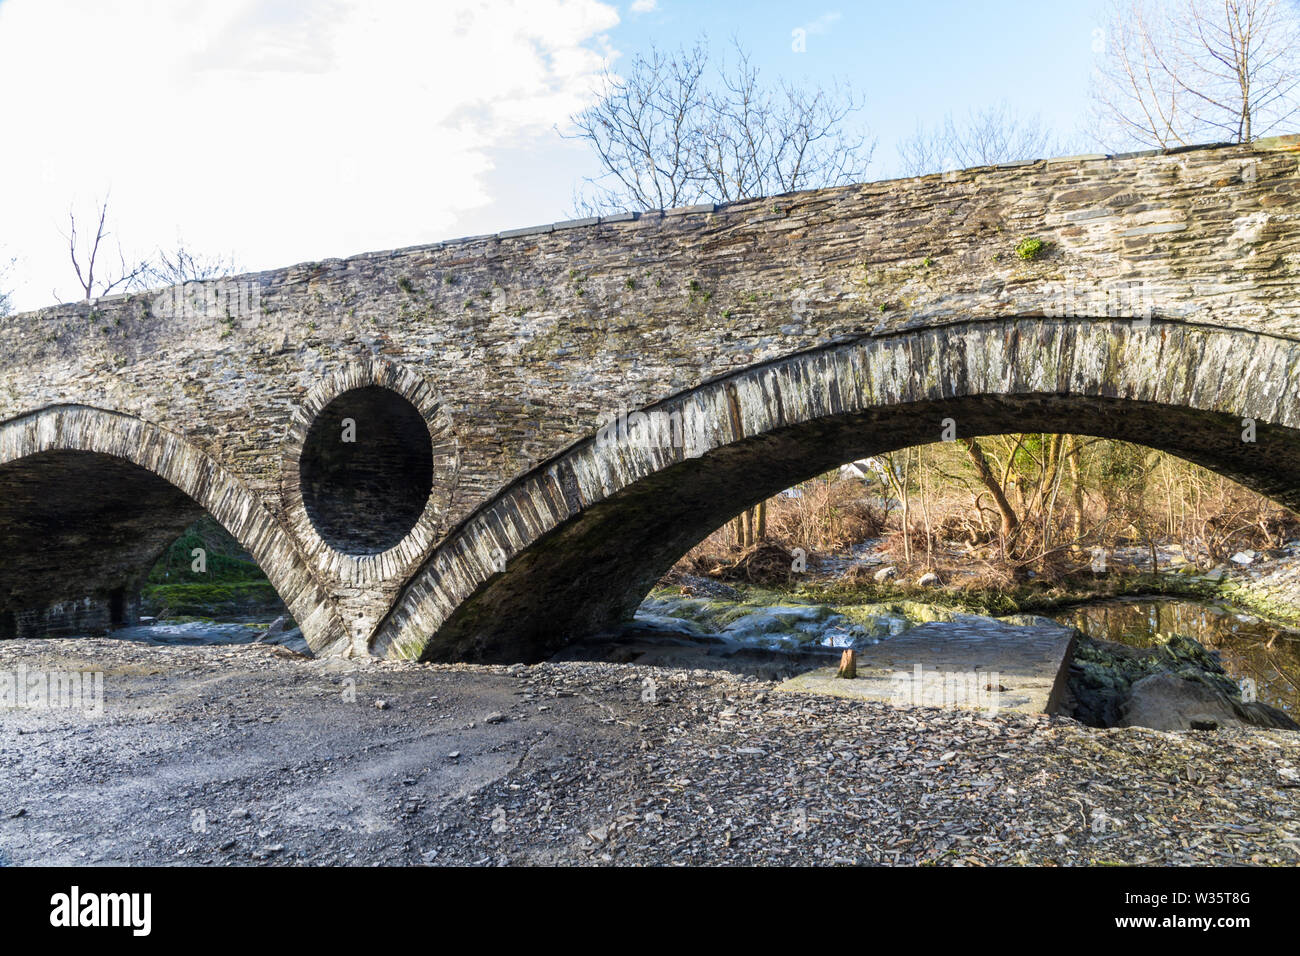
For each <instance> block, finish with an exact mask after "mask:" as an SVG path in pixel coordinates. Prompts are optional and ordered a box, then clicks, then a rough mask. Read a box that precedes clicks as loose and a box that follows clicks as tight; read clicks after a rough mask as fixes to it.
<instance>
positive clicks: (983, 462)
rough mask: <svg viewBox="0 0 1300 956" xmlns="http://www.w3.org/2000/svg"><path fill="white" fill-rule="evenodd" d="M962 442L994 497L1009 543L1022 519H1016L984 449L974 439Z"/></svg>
mask: <svg viewBox="0 0 1300 956" xmlns="http://www.w3.org/2000/svg"><path fill="white" fill-rule="evenodd" d="M960 441H961V443H962V445H963V446H965V448H966V454H967V455H968V456H969V457H970V460H971V464H973V465H974V466H975V471H976V473H977V474H978V475H979V478H980V481H982V482H983V483H984V487H985V488H987V489H988V490H989V494H990V495H992V496H993V503H994V504H995V505H996V506H997V509H998V514H999V515H1001V516H1002V538H1003V540H1004V541H1007V542H1009V541H1010V540H1011V536H1012V535H1014V534H1015V533H1016V529H1017V528H1019V527H1020V519H1019V518H1017V517H1016V512H1015V510H1014V509H1013V508H1012V507H1011V502H1009V501H1007V496H1006V494H1005V493H1004V492H1003V491H1002V485H1000V484H999V483H998V480H997V478H996V477H994V475H993V469H992V468H990V467H989V461H988V459H987V458H985V457H984V449H983V448H981V447H980V444H979V442H977V441H976V440H975V439H974V438H962V439H960Z"/></svg>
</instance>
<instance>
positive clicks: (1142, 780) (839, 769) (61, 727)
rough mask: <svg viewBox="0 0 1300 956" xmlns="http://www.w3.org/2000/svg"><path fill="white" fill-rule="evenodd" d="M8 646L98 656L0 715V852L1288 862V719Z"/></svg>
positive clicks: (586, 669) (364, 859)
mask: <svg viewBox="0 0 1300 956" xmlns="http://www.w3.org/2000/svg"><path fill="white" fill-rule="evenodd" d="M20 663H24V664H26V666H27V668H28V669H29V671H31V670H39V669H44V670H56V669H62V670H90V671H99V672H102V673H103V674H104V678H103V687H104V710H103V714H102V716H101V717H98V718H97V717H94V716H89V715H81V714H74V713H68V712H66V711H62V712H61V711H48V710H44V711H34V710H3V711H0V794H2V795H3V797H0V799H2V800H3V805H2V806H0V859H2V860H3V862H5V863H9V864H15V865H21V864H36V863H53V864H62V863H73V864H84V863H98V864H112V863H116V864H153V865H159V864H169V863H203V864H212V865H238V864H267V865H294V864H305V863H321V864H353V865H362V864H373V863H381V864H421V863H429V864H481V865H495V864H500V863H514V864H540V863H561V864H578V865H584V864H597V865H599V864H634V863H635V864H685V863H694V864H764V863H783V864H847V863H897V864H927V863H933V864H969V865H987V864H998V863H1047V864H1059V865H1073V864H1110V863H1138V864H1180V865H1181V864H1265V865H1295V864H1297V863H1298V862H1300V736H1298V735H1295V734H1286V733H1281V732H1277V731H1266V730H1240V729H1223V730H1220V731H1217V732H1215V733H1196V732H1194V733H1187V734H1166V733H1159V732H1155V731H1147V730H1141V729H1136V728H1135V729H1125V730H1094V729H1091V728H1087V727H1084V726H1082V725H1080V724H1078V723H1076V722H1074V721H1071V720H1068V719H1064V718H1051V717H1031V716H1026V715H1020V714H998V715H996V716H981V715H977V714H972V713H969V712H960V711H945V710H937V709H926V708H908V707H894V706H890V705H887V704H880V703H875V702H871V701H846V700H841V699H837V698H830V697H818V696H811V695H786V694H777V693H774V684H773V683H772V682H767V681H760V680H754V679H748V678H743V677H737V676H735V675H732V674H728V673H726V672H722V671H712V672H709V671H699V670H694V671H688V670H681V669H672V668H647V667H639V666H629V665H619V664H592V663H563V664H554V663H546V664H539V665H535V666H530V667H524V666H520V665H515V666H511V667H489V666H468V665H421V664H411V663H403V662H369V661H355V662H349V661H325V660H316V661H314V660H310V659H307V658H303V657H299V656H296V655H292V654H289V653H288V652H286V651H284V650H282V649H275V648H269V647H265V646H260V645H244V646H227V647H193V648H191V647H156V646H147V645H143V644H137V643H129V642H121V641H113V640H100V639H81V640H66V641H65V640H49V641H7V642H4V643H3V644H0V671H10V672H12V671H14V670H15V669H16V668H17V667H18V665H19V664H20ZM647 680H649V681H650V682H652V683H647Z"/></svg>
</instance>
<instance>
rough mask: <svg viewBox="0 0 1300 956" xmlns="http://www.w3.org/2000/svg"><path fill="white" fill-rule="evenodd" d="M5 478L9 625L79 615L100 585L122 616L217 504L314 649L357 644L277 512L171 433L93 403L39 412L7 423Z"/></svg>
mask: <svg viewBox="0 0 1300 956" xmlns="http://www.w3.org/2000/svg"><path fill="white" fill-rule="evenodd" d="M6 486H7V490H8V494H6V495H5V496H4V499H3V500H0V544H3V545H4V547H5V555H4V562H3V567H2V568H0V615H2V616H3V619H0V624H3V623H4V620H8V621H9V622H11V623H14V622H16V621H17V620H18V618H19V615H21V614H23V613H30V612H31V611H33V610H37V609H40V608H42V607H49V606H51V605H54V604H59V605H62V606H66V607H67V608H68V609H69V610H68V611H67V613H66V614H65V619H67V620H69V621H71V622H72V623H75V621H76V619H77V616H76V613H75V605H76V604H77V603H78V602H80V603H81V604H83V605H86V606H89V604H90V600H89V596H90V595H92V594H95V595H98V597H99V599H100V600H101V601H103V602H105V603H106V605H107V608H108V614H109V615H110V616H111V615H113V614H116V613H120V608H121V604H122V601H123V599H124V598H123V592H124V591H125V590H128V589H129V588H130V587H131V586H133V584H134V583H135V582H137V581H138V580H139V579H140V578H142V576H143V574H145V573H147V572H148V569H149V566H150V565H151V564H152V562H153V560H154V559H155V558H156V557H157V556H158V554H159V553H161V551H162V550H163V548H165V547H166V546H167V545H168V544H169V543H170V542H171V541H172V540H174V539H175V537H176V536H177V535H179V533H180V532H181V531H182V530H183V529H184V528H185V527H186V526H188V524H189V523H191V522H192V521H193V520H194V519H195V518H197V517H198V516H199V515H200V514H202V513H203V512H204V511H206V512H208V513H209V514H211V515H212V516H213V518H215V519H216V520H217V521H218V522H219V523H220V524H221V525H222V526H223V527H224V528H225V529H226V530H227V531H228V532H229V533H230V534H231V536H232V537H234V538H235V539H236V540H237V541H238V542H239V544H240V545H241V546H242V547H243V548H245V549H246V550H247V551H248V552H249V553H250V554H251V555H252V556H253V559H254V560H255V561H256V562H257V563H258V565H259V566H260V567H261V568H262V570H263V571H264V573H265V574H266V575H267V578H268V579H269V580H270V583H271V586H272V587H273V588H275V590H276V593H277V594H279V595H280V598H281V599H282V600H283V601H284V603H285V606H286V607H288V609H289V612H290V613H291V614H292V615H293V616H294V619H295V620H296V621H297V622H298V624H299V626H300V627H301V628H302V632H303V637H304V638H305V639H306V641H307V643H308V645H309V646H310V647H311V649H312V651H313V652H314V653H316V654H318V655H320V654H329V653H337V652H339V651H341V650H342V649H344V648H346V647H347V634H346V630H345V628H344V627H343V624H342V621H341V619H340V618H339V616H338V615H337V613H335V610H334V607H333V602H332V601H331V600H330V598H329V597H328V595H327V593H326V592H325V590H324V589H323V588H322V587H320V585H319V584H318V583H317V581H316V580H315V578H314V577H313V576H312V574H311V573H310V571H309V570H308V568H307V565H306V563H305V562H304V561H303V559H302V558H301V557H300V556H299V555H298V553H297V552H296V551H295V550H294V548H293V546H292V545H291V544H290V542H289V540H288V536H287V535H286V534H285V533H284V530H283V529H282V528H281V527H280V526H279V524H278V523H277V521H276V520H275V518H274V516H273V515H272V514H271V513H270V512H269V511H268V510H267V509H266V507H265V506H264V505H263V504H262V503H261V502H260V501H258V499H257V498H256V496H255V495H253V493H252V492H250V491H249V490H248V489H247V488H246V487H245V486H244V485H243V484H242V483H241V482H240V481H239V480H238V479H236V478H235V477H234V476H233V475H231V474H230V473H229V472H227V471H226V470H225V469H223V468H222V467H221V466H220V465H218V464H217V463H216V462H215V461H214V460H213V459H212V458H211V457H209V456H208V455H206V454H205V453H203V452H202V451H200V450H199V449H197V448H195V447H194V446H193V445H192V444H190V443H189V442H187V441H185V440H184V439H182V438H180V437H179V436H177V435H175V434H173V433H171V432H168V431H165V430H164V429H161V428H159V427H158V426H156V425H153V424H151V423H149V422H146V421H143V420H142V419H138V418H135V417H133V416H130V415H125V414H122V413H120V412H114V411H108V410H104V409H100V408H94V407H90V406H85V405H54V406H49V407H46V408H43V409H40V410H39V411H33V412H29V413H27V414H24V415H20V416H18V417H16V418H13V419H10V420H8V421H6V422H3V423H0V487H6ZM151 511H152V512H153V513H152V514H150V513H149V512H151ZM6 512H9V514H8V515H7V516H6ZM42 534H43V535H44V540H36V538H37V537H38V536H40V535H42ZM115 552H116V555H115Z"/></svg>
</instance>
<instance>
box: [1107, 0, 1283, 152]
mask: <svg viewBox="0 0 1300 956" xmlns="http://www.w3.org/2000/svg"><path fill="white" fill-rule="evenodd" d="M1103 40H1104V44H1105V46H1104V49H1103V53H1102V63H1101V65H1100V67H1099V69H1098V72H1097V75H1096V76H1095V77H1094V82H1093V89H1092V99H1093V126H1094V130H1093V135H1094V136H1095V137H1096V139H1097V140H1098V141H1099V142H1101V143H1102V144H1104V145H1105V146H1106V147H1107V148H1111V149H1114V148H1120V147H1123V146H1129V145H1140V146H1146V147H1156V148H1170V147H1174V146H1185V145H1190V144H1192V143H1197V142H1205V141H1208V140H1215V139H1218V140H1227V141H1229V142H1249V141H1250V140H1251V139H1255V138H1257V137H1260V136H1265V135H1267V134H1268V133H1270V132H1274V131H1277V130H1279V129H1283V128H1285V127H1286V125H1287V124H1288V123H1289V122H1292V121H1294V120H1295V119H1296V117H1297V114H1298V112H1300V11H1298V10H1297V8H1296V7H1295V6H1293V5H1290V4H1289V3H1288V2H1286V0H1112V6H1111V10H1110V15H1109V20H1108V23H1107V26H1106V28H1105V30H1104V35H1103Z"/></svg>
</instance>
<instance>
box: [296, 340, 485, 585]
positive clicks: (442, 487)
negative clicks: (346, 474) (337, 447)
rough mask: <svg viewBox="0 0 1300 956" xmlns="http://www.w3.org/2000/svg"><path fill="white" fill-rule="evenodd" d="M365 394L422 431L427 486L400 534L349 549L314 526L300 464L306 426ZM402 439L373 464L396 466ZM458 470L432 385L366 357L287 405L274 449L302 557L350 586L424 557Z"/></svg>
mask: <svg viewBox="0 0 1300 956" xmlns="http://www.w3.org/2000/svg"><path fill="white" fill-rule="evenodd" d="M366 393H371V395H372V396H376V397H379V399H380V401H383V400H384V398H387V399H389V400H392V401H393V402H394V404H393V405H392V406H390V409H391V410H395V411H396V412H397V413H398V415H399V416H400V415H401V413H402V412H403V411H404V407H405V408H409V409H410V410H411V413H412V414H414V415H416V416H418V418H419V420H420V421H422V423H423V426H424V429H425V430H426V432H427V437H428V454H427V459H428V460H427V468H428V469H429V471H428V476H427V477H428V480H427V491H425V492H424V493H423V498H424V500H423V501H421V502H419V506H418V508H416V509H414V512H413V513H412V514H411V515H410V520H409V522H408V523H407V524H408V526H407V527H406V528H405V531H404V533H402V534H399V535H390V536H389V538H388V540H386V541H385V542H384V544H383V546H375V544H374V542H373V541H370V542H365V543H362V544H361V545H360V546H358V547H349V546H348V543H347V542H344V541H341V540H340V538H341V537H342V536H341V535H331V534H330V533H329V531H328V530H326V529H324V528H323V527H321V526H319V525H320V523H321V521H322V512H321V511H320V510H317V511H316V513H315V514H313V510H314V509H313V508H312V507H311V501H310V492H309V493H308V495H307V496H305V495H304V480H303V479H304V467H305V466H309V465H310V463H309V462H306V461H305V460H304V459H305V456H310V455H311V454H312V451H313V447H312V446H313V438H314V434H313V427H314V426H317V425H319V424H320V422H321V419H322V415H323V413H324V414H327V413H328V410H329V409H331V407H337V404H338V403H339V402H340V401H345V400H347V399H348V397H350V396H357V397H362V396H365V394H366ZM362 400H363V401H364V398H363V399H362ZM371 407H375V406H374V405H373V404H372V405H371ZM380 410H381V411H383V409H380ZM402 437H403V436H401V435H395V436H394V442H393V445H394V447H393V448H392V451H393V453H394V454H393V455H392V456H389V458H391V459H393V460H385V461H379V462H376V465H377V466H378V467H377V469H376V473H377V474H379V473H381V472H382V469H383V468H385V467H391V466H392V465H393V464H394V463H396V464H398V465H400V464H401V462H400V460H399V459H400V452H401V450H402V449H401V448H400V447H399V446H400V444H401V439H402ZM459 470H460V447H459V443H458V442H457V439H456V433H455V429H454V427H453V424H452V421H451V415H450V413H449V412H448V410H447V407H446V405H445V403H444V402H443V401H442V399H441V397H440V396H439V395H438V394H437V392H436V391H435V390H434V388H433V386H432V385H431V384H430V383H429V382H428V381H426V380H425V379H424V378H422V377H421V376H419V375H417V374H416V373H414V372H412V371H411V370H410V369H407V368H404V367H402V366H399V365H396V364H394V363H392V362H388V361H385V360H383V359H378V358H366V359H364V360H361V361H358V362H354V363H352V364H351V365H349V366H347V367H345V368H343V369H340V370H339V371H337V372H335V373H333V374H332V375H330V376H328V377H327V378H325V379H324V380H322V381H321V382H319V383H318V384H317V385H316V386H315V387H314V388H312V389H311V391H309V392H308V393H307V395H306V396H305V397H304V398H303V400H302V401H301V402H300V403H299V405H298V406H297V407H296V408H295V409H294V412H293V418H292V420H291V421H290V423H289V428H288V431H287V433H286V435H285V438H284V442H283V444H282V448H281V458H280V495H281V501H282V503H283V506H284V514H285V516H286V520H287V521H288V523H289V527H290V529H291V530H292V531H293V534H294V535H295V537H296V538H297V540H298V542H299V543H300V545H301V547H302V550H303V553H304V555H305V556H306V558H307V560H308V561H310V562H312V564H313V565H314V566H316V567H322V568H323V567H326V566H328V568H329V570H330V573H331V574H332V575H335V576H337V577H338V578H339V579H340V580H343V581H346V582H348V583H349V584H353V585H368V584H376V583H380V582H384V581H388V580H391V579H392V578H393V577H394V575H402V574H409V573H410V571H411V569H413V568H414V567H416V566H417V565H418V564H419V563H420V562H421V561H422V560H423V559H424V558H425V557H426V556H427V555H428V553H429V549H430V548H431V547H432V546H433V544H434V542H436V541H437V540H438V538H439V537H440V536H441V535H442V533H443V532H444V531H445V530H446V515H447V514H448V512H449V511H450V510H451V508H452V504H453V495H454V492H455V488H456V478H457V474H458V472H459ZM354 523H357V524H360V523H361V521H357V522H354ZM322 531H325V533H322Z"/></svg>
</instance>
